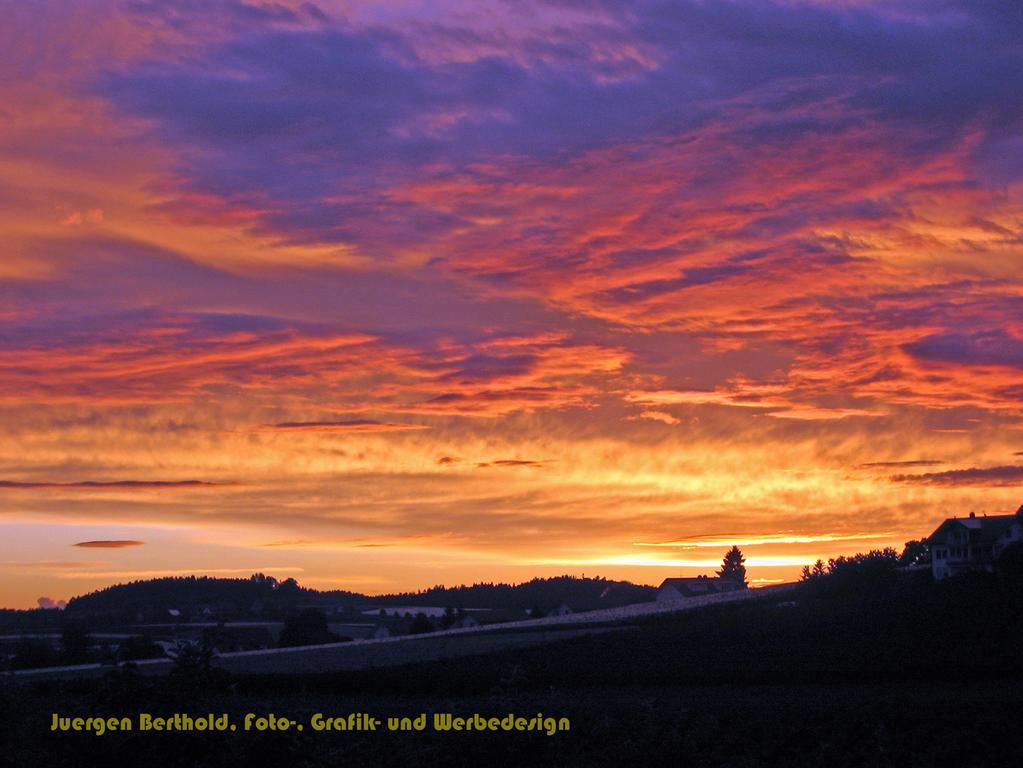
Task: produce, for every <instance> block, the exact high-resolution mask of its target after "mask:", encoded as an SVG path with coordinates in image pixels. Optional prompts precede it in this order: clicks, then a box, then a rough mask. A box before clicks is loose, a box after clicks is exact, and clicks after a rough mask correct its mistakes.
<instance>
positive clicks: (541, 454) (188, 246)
mask: <svg viewBox="0 0 1023 768" xmlns="http://www.w3.org/2000/svg"><path fill="white" fill-rule="evenodd" d="M5 22H6V24H5V25H4V31H3V32H0V42H2V45H3V49H4V51H5V54H4V56H3V57H2V59H0V74H2V78H0V94H2V96H3V104H4V107H3V108H2V109H0V227H2V231H3V233H4V245H5V248H4V251H3V254H2V255H0V436H2V437H3V440H2V442H0V541H2V542H4V543H3V544H2V545H0V606H8V607H31V606H34V605H35V604H36V602H37V599H38V598H40V597H47V598H49V599H50V600H52V601H57V600H61V599H67V598H69V597H71V596H73V595H76V594H80V593H82V592H86V591H90V590H93V589H96V588H99V587H102V586H106V585H108V584H111V583H114V582H115V581H118V580H124V579H130V578H144V577H145V576H143V575H142V574H151V575H159V574H179V573H196V574H203V573H206V574H215V573H225V574H226V573H230V574H241V575H247V574H248V573H251V572H254V571H264V572H267V573H271V574H274V575H286V576H294V577H295V578H297V579H298V580H299V581H300V582H302V583H303V584H308V585H310V586H317V587H318V588H330V587H336V588H341V589H346V588H347V589H353V590H357V591H366V592H370V593H373V594H379V593H383V592H390V591H396V590H409V589H418V588H425V587H428V586H431V585H433V584H435V583H438V582H445V583H449V584H450V583H460V582H473V581H480V580H487V581H492V580H505V581H522V580H525V579H529V578H531V577H533V576H537V575H540V576H549V575H555V574H560V573H573V574H581V573H584V572H585V573H586V574H587V575H591V576H592V575H603V576H607V577H609V578H628V579H631V580H633V581H638V582H642V583H657V582H659V581H660V580H661V579H662V578H664V577H667V576H675V575H678V574H679V572H680V571H681V572H682V573H685V574H695V573H702V572H709V571H710V570H712V569H713V567H715V566H716V564H717V563H718V562H720V556H721V555H722V554H723V553H724V550H725V549H727V548H728V547H729V546H731V545H732V544H739V546H741V547H742V549H743V551H744V552H745V554H746V556H747V561H748V564H749V575H750V578H751V579H752V580H754V581H757V582H758V583H769V582H774V581H777V580H779V579H790V578H794V577H795V576H796V575H797V574H798V572H799V570H800V567H801V565H802V564H803V563H808V562H813V561H814V560H816V559H818V558H823V559H827V558H829V557H835V556H838V555H843V554H852V553H853V552H856V551H864V550H867V549H875V548H881V547H884V546H893V547H897V548H898V547H901V546H902V544H903V542H905V541H907V540H909V539H914V538H921V537H923V536H925V535H927V534H928V533H929V532H930V531H931V530H932V529H933V528H934V527H935V526H936V525H937V523H938V522H939V521H940V520H941V519H943V518H945V517H947V516H951V515H966V514H969V513H970V512H975V513H977V514H1001V513H1006V512H1011V511H1014V510H1015V509H1016V508H1017V507H1018V506H1019V504H1020V503H1021V502H1023V487H1021V486H1023V432H1021V430H1023V397H1021V396H1023V277H1021V275H1023V269H1021V268H1023V163H1021V162H1020V159H1019V158H1020V157H1023V97H1021V96H1020V94H1019V93H1018V88H1017V87H1016V86H1015V83H1016V82H1017V81H1018V80H1019V76H1021V75H1023V50H1021V44H1020V40H1021V39H1023V34H1021V33H1023V17H1021V16H1020V14H1019V13H1018V11H1016V10H1010V9H1007V8H1002V7H1001V6H1000V5H999V4H997V3H985V2H966V0H941V1H940V2H939V3H937V4H935V3H933V2H924V1H923V0H895V1H894V2H884V3H881V2H873V1H872V0H863V2H839V1H838V0H827V1H826V0H807V1H806V2H789V1H788V0H722V1H721V2H715V3H705V2H699V1H697V0H678V1H677V2H672V3H662V2H658V1H657V0H637V1H636V2H631V3H627V4H624V5H621V4H619V5H616V4H606V3H600V2H594V3H589V4H587V3H579V4H573V3H562V2H557V1H556V0H535V2H534V1H530V2H527V3H526V4H525V5H523V4H520V3H508V2H506V1H505V0H484V1H483V2H480V3H476V4H473V5H472V6H471V7H466V6H465V4H464V3H454V2H446V1H442V2H434V3H420V2H411V1H410V2H397V3H387V4H381V3H366V2H359V1H353V2H349V1H348V0H325V1H323V2H316V3H308V2H304V0H278V1H277V2H263V1H262V0H220V1H219V2H214V3H209V4H199V5H197V4H195V3H185V2H178V0H167V1H166V2H152V1H151V0H131V1H130V2H129V1H128V0H94V1H93V2H89V3H75V4H67V3H60V2H57V1H56V0H41V2H39V3H33V4H22V5H15V6H12V7H10V8H8V9H6V10H5ZM716 550H720V551H716Z"/></svg>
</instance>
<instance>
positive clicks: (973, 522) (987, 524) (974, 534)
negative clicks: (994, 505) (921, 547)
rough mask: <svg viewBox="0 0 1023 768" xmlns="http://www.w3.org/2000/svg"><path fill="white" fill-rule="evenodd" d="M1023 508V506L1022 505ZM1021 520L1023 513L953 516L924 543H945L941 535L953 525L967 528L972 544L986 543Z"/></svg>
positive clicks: (998, 537) (999, 536) (1001, 534)
mask: <svg viewBox="0 0 1023 768" xmlns="http://www.w3.org/2000/svg"><path fill="white" fill-rule="evenodd" d="M1021 510H1023V507H1021ZM1020 522H1021V515H1020V513H1019V512H1017V513H1016V514H1015V515H990V516H987V517H953V518H950V519H948V520H945V521H944V522H943V523H942V524H941V525H939V526H938V527H937V528H936V529H935V530H934V533H932V534H931V535H930V536H928V537H927V538H926V539H924V544H944V543H945V539H944V538H943V537H941V534H943V533H944V532H945V531H947V530H948V529H949V528H951V527H955V526H960V527H962V528H965V529H966V531H967V532H968V534H969V542H970V543H971V544H986V543H989V542H994V541H997V540H998V539H1000V538H1001V537H1002V536H1003V535H1004V534H1005V533H1006V531H1008V530H1009V529H1010V528H1012V526H1013V525H1014V524H1019V523H1020Z"/></svg>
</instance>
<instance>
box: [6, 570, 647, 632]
mask: <svg viewBox="0 0 1023 768" xmlns="http://www.w3.org/2000/svg"><path fill="white" fill-rule="evenodd" d="M655 592H656V590H655V589H654V588H653V587H648V586H642V585H637V584H632V583H629V582H623V581H611V580H608V579H603V578H576V577H573V576H555V577H552V578H546V579H542V578H536V579H532V580H531V581H527V582H525V583H522V584H504V583H484V582H481V583H477V584H472V585H471V586H467V585H461V586H457V587H445V586H434V587H430V588H429V589H424V590H422V591H419V592H404V593H398V594H391V595H381V596H368V595H363V594H359V593H357V592H349V591H345V590H330V591H320V590H316V589H309V588H306V587H303V586H301V585H300V584H299V583H298V582H297V581H295V579H291V578H288V579H284V580H280V581H279V580H278V579H276V578H274V577H273V576H267V575H265V574H262V573H256V574H253V575H252V576H251V577H249V578H247V579H222V578H211V577H208V576H183V577H168V578H159V579H147V580H144V581H133V582H130V583H127V584H118V585H115V586H112V587H107V588H106V589H101V590H98V591H96V592H91V593H89V594H86V595H82V596H79V597H75V598H72V599H71V600H70V601H69V602H68V605H67V609H66V611H65V615H66V616H68V617H71V616H74V615H79V616H83V617H84V616H97V615H103V614H106V615H108V616H110V617H111V618H113V615H119V616H123V617H124V618H126V619H127V618H129V617H130V618H131V619H134V618H136V615H138V614H141V615H144V616H145V617H147V618H153V617H156V616H159V617H160V618H161V619H162V620H164V621H167V620H168V618H167V617H168V611H169V610H176V611H178V612H180V614H181V616H182V618H184V617H186V616H190V617H192V618H196V617H197V616H198V615H201V614H203V613H207V614H210V615H214V616H215V615H220V614H233V615H238V614H253V615H256V614H258V615H273V614H277V613H281V612H287V611H290V610H292V609H294V608H295V607H297V606H303V607H320V608H324V609H326V608H330V609H333V610H338V609H353V610H354V609H358V608H362V607H368V606H392V605H409V606H437V607H451V608H455V609H459V608H493V609H498V610H516V611H529V610H539V611H542V612H549V611H551V610H554V609H555V608H557V607H558V606H559V605H560V604H561V603H565V604H566V605H567V606H568V607H569V608H571V610H573V611H582V610H591V609H596V608H613V607H618V606H622V605H628V604H630V603H636V602H643V601H648V600H652V599H653V598H654V594H655ZM6 613H12V612H6ZM19 613H23V612H19Z"/></svg>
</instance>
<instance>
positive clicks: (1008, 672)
mask: <svg viewBox="0 0 1023 768" xmlns="http://www.w3.org/2000/svg"><path fill="white" fill-rule="evenodd" d="M1021 630H1023V589H1021V587H1020V582H1019V580H1018V579H1015V578H1008V577H1005V576H976V577H970V578H966V579H962V580H958V581H955V582H951V583H944V584H938V585H934V584H931V583H929V581H928V580H927V579H925V578H916V577H914V576H910V575H906V574H897V573H893V572H890V571H883V572H876V571H875V572H866V571H865V572H864V573H862V574H852V575H850V576H848V577H844V578H843V579H834V578H830V577H828V578H824V579H820V580H818V581H817V582H816V583H808V584H806V585H804V586H803V588H802V589H801V590H800V591H799V592H798V593H796V594H795V595H791V594H790V595H788V596H786V597H785V598H778V599H771V600H763V601H753V602H749V603H742V604H731V605H722V606H716V607H710V608H706V609H702V610H698V611H693V612H691V613H682V614H675V615H671V616H661V617H656V618H651V619H646V620H643V621H638V622H636V627H635V628H634V629H632V630H630V631H623V632H611V633H605V634H600V635H593V636H585V637H578V638H574V639H570V640H564V641H560V642H557V643H554V644H551V645H546V646H543V647H537V648H529V649H515V650H508V651H503V652H499V653H493V654H488V655H481V656H475V657H469V658H462V659H457V660H448V661H434V662H429V663H422V664H417V665H408V666H404V667H392V668H386V669H375V670H362V671H352V672H340V673H331V674H309V675H286V676H285V675H263V676H253V675H249V676H237V675H236V676H229V675H227V674H226V673H223V672H221V671H219V670H217V669H216V668H214V667H210V666H208V665H207V664H206V660H205V659H204V658H202V657H201V655H200V656H198V657H196V658H192V659H190V660H188V663H181V664H179V665H178V668H176V669H175V671H174V673H172V674H171V675H170V676H168V677H166V678H143V677H139V676H136V675H133V674H132V673H131V672H130V671H127V672H118V673H112V674H111V675H108V676H107V677H106V678H103V679H94V680H77V681H49V682H36V683H30V684H18V685H17V686H16V685H15V684H14V683H13V682H11V681H7V682H5V683H4V687H3V689H2V692H0V717H2V722H3V737H4V739H6V745H5V746H4V749H3V752H2V753H0V754H2V758H0V759H2V760H3V761H4V762H5V763H6V764H8V765H16V766H31V765H40V766H41V765H61V766H74V765H109V764H112V762H114V761H116V762H117V763H119V764H124V765H141V766H162V765H175V766H200V765H201V766H238V765H253V766H261V765H281V766H320V765H331V766H333V765H338V766H342V765H351V766H361V765H523V766H525V765H585V766H593V765H598V766H599V765H608V766H612V765H613V766H619V765H642V764H646V765H669V764H673V765H683V766H690V765H691V766H758V765H794V766H804V765H805V766H810V765H813V766H938V765H957V766H1002V765H1005V766H1009V765H1013V766H1015V765H1018V764H1019V761H1020V758H1021V756H1023V740H1021V736H1020V704H1021V699H1023V695H1021V688H1023V686H1021V683H1023V650H1021V643H1020V637H1021ZM353 711H355V712H369V713H371V714H374V715H376V716H378V717H382V718H383V717H386V716H397V715H409V716H414V715H417V714H419V713H421V712H427V713H434V712H442V713H443V712H451V713H455V714H458V715H468V716H471V715H472V714H473V713H476V712H479V713H480V714H482V715H485V716H488V717H489V716H504V715H505V714H507V713H508V712H515V713H517V714H520V715H523V716H526V717H530V716H533V715H534V714H536V713H537V712H542V713H543V714H544V715H545V716H554V717H559V718H560V717H567V718H569V719H570V721H571V730H569V731H568V732H562V733H556V734H554V735H550V736H548V735H546V734H544V733H538V732H525V733H504V732H496V733H477V732H461V733H451V732H446V733H445V732H441V733H438V732H435V731H434V730H433V729H432V728H430V727H428V728H427V730H425V731H422V732H414V731H413V732H387V731H386V730H384V731H382V732H381V731H378V732H375V733H370V732H361V733H357V732H347V733H345V732H340V733H322V732H314V731H313V730H312V728H311V726H310V720H309V718H310V716H311V715H312V714H313V713H316V712H322V713H325V714H329V715H343V714H347V713H349V712H353ZM54 712H59V713H61V714H62V715H71V716H74V715H80V716H96V715H104V716H109V715H118V716H121V715H126V716H129V717H132V718H133V719H135V720H136V721H137V716H138V714H139V713H140V712H148V713H152V714H154V715H167V714H172V713H174V712H187V713H191V714H200V713H206V712H214V713H221V712H227V713H230V714H231V717H232V721H233V722H235V723H236V724H237V727H238V730H237V731H236V732H227V733H213V734H208V733H140V732H138V731H133V732H125V733H114V732H108V733H107V734H105V735H103V736H97V735H94V734H91V733H51V732H50V730H49V728H50V723H51V721H52V715H53V713H54ZM250 712H251V713H256V714H258V715H264V714H267V713H278V714H280V715H283V716H286V717H287V718H290V719H291V720H294V721H296V722H298V723H303V724H304V730H303V731H302V732H299V731H298V730H297V728H296V727H291V728H289V730H287V731H284V732H262V733H260V732H246V731H245V730H244V728H243V722H244V716H245V714H246V713H250Z"/></svg>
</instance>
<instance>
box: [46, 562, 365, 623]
mask: <svg viewBox="0 0 1023 768" xmlns="http://www.w3.org/2000/svg"><path fill="white" fill-rule="evenodd" d="M338 600H347V601H349V602H358V601H364V600H366V598H365V596H363V595H360V594H357V593H355V592H345V591H342V590H335V591H333V592H331V593H329V597H328V596H327V595H326V594H325V593H321V592H319V591H317V590H315V589H306V588H305V587H302V586H300V585H299V584H298V582H297V581H295V580H294V579H285V580H284V581H278V580H277V579H275V578H274V577H272V576H265V575H264V574H261V573H257V574H253V575H252V576H251V577H249V578H248V579H218V578H211V577H208V576H180V577H169V578H161V579H146V580H143V581H133V582H129V583H128V584H117V585H114V586H112V587H107V588H105V589H101V590H98V591H96V592H90V593H89V594H87V595H82V596H80V597H74V598H72V599H71V600H69V601H68V605H67V609H66V610H67V613H68V615H72V614H87V615H92V616H97V615H104V614H105V615H111V616H112V617H116V618H118V619H120V620H125V621H135V620H138V618H139V616H140V615H141V616H142V617H143V618H144V619H146V620H155V619H159V620H164V621H166V620H167V619H168V617H169V616H170V614H169V611H171V610H173V611H177V612H178V614H179V616H180V618H183V619H184V618H193V619H194V618H198V617H199V616H202V615H204V614H209V615H213V616H219V615H248V614H263V613H271V614H273V613H277V612H280V611H287V610H289V609H291V608H293V607H294V606H295V605H299V604H304V603H313V604H315V603H321V602H331V603H333V602H336V601H338Z"/></svg>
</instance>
